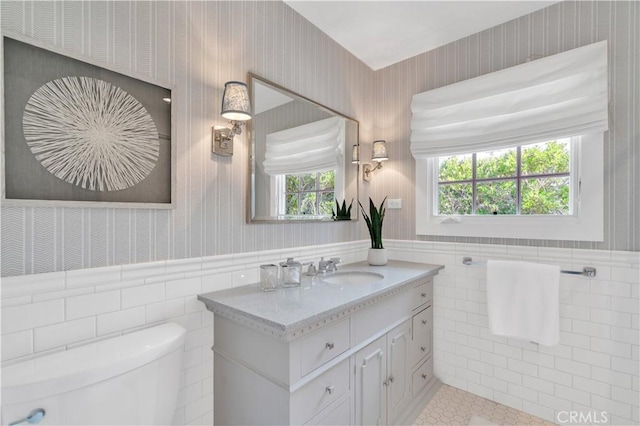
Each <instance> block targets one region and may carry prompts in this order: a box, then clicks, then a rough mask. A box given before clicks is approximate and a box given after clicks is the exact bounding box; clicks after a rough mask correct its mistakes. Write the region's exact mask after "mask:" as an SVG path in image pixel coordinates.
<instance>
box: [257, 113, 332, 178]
mask: <svg viewBox="0 0 640 426" xmlns="http://www.w3.org/2000/svg"><path fill="white" fill-rule="evenodd" d="M344 138H345V135H344V119H343V118H341V117H331V118H327V119H325V120H320V121H315V122H313V123H308V124H303V125H301V126H298V127H293V128H291V129H286V130H282V131H279V132H275V133H270V134H268V135H267V138H266V150H265V159H264V162H263V166H264V171H265V173H267V174H269V175H272V176H275V175H290V174H298V173H310V172H322V171H326V170H336V169H338V167H339V166H340V165H342V161H343V160H342V157H343V152H344Z"/></svg>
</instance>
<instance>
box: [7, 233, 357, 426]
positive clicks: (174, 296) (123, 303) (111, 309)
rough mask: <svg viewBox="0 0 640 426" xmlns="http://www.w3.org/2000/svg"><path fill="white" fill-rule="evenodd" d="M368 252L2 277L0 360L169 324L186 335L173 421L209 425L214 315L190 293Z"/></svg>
mask: <svg viewBox="0 0 640 426" xmlns="http://www.w3.org/2000/svg"><path fill="white" fill-rule="evenodd" d="M366 247H367V242H366V241H357V242H351V243H338V244H329V245H323V246H309V247H298V248H295V249H291V250H269V251H262V252H253V253H241V254H239V255H237V256H234V255H226V256H211V257H203V258H197V259H189V260H188V262H187V261H174V260H168V261H166V262H153V263H147V264H137V265H126V266H114V267H109V268H96V269H85V270H78V271H73V273H69V272H67V273H64V272H62V273H61V272H54V273H48V274H35V275H28V276H20V277H7V278H3V279H2V295H1V300H2V306H3V307H2V336H1V338H2V363H3V366H7V365H11V364H15V363H17V362H20V361H24V360H28V359H31V358H33V357H39V356H42V355H45V354H50V353H54V352H59V351H64V350H67V349H70V348H74V347H78V346H82V345H86V344H89V343H94V342H97V341H100V340H103V339H108V338H111V337H115V336H118V335H121V334H125V333H131V332H133V331H137V330H140V329H141V328H146V327H151V326H154V325H158V324H161V323H165V322H174V323H176V324H179V325H181V326H182V327H184V328H185V329H186V330H187V337H186V342H185V349H184V354H183V355H184V358H183V365H182V380H181V385H180V388H181V390H180V394H179V399H178V406H177V407H178V408H177V410H176V412H175V416H174V424H177V425H182V424H209V425H210V424H213V352H212V351H211V347H212V346H213V338H214V336H213V314H212V313H211V312H209V311H207V310H206V309H205V307H204V304H203V303H202V302H200V301H198V300H197V299H196V296H197V295H198V294H200V293H208V292H211V291H215V290H222V289H225V288H229V287H237V286H241V285H245V284H250V283H255V282H257V281H258V267H259V265H260V264H262V263H267V262H268V263H273V262H279V261H281V260H283V259H285V258H287V257H292V256H293V257H295V258H297V259H301V260H303V261H315V262H317V261H318V260H320V257H321V256H325V257H332V256H340V257H342V258H343V260H344V261H345V262H346V263H352V262H357V261H361V260H364V259H365V258H366V255H367V251H366ZM103 273H104V274H103ZM80 277H86V278H87V279H86V281H84V282H83V281H82V279H80ZM25 283H27V284H26V285H25ZM45 299H46V301H41V300H45Z"/></svg>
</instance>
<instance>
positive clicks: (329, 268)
mask: <svg viewBox="0 0 640 426" xmlns="http://www.w3.org/2000/svg"><path fill="white" fill-rule="evenodd" d="M341 263H342V258H340V257H332V258H331V259H329V260H324V257H323V258H321V259H320V262H318V274H320V275H324V274H327V273H329V272H336V271H337V270H338V265H339V264H341Z"/></svg>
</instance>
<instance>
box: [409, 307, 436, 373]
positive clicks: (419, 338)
mask: <svg viewBox="0 0 640 426" xmlns="http://www.w3.org/2000/svg"><path fill="white" fill-rule="evenodd" d="M432 330H433V311H432V308H431V306H429V307H427V308H426V309H424V310H422V311H420V312H419V313H417V314H415V315H414V316H413V321H412V331H413V336H412V339H411V365H412V366H416V365H417V364H419V363H420V362H421V361H422V360H423V359H424V358H425V357H426V356H428V355H429V354H430V353H431V333H432Z"/></svg>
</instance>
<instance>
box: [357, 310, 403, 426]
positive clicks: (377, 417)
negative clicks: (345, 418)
mask: <svg viewBox="0 0 640 426" xmlns="http://www.w3.org/2000/svg"><path fill="white" fill-rule="evenodd" d="M410 345H411V323H410V321H409V320H407V321H405V322H403V323H402V324H400V325H399V326H397V327H396V328H394V329H393V330H391V331H390V332H389V333H387V334H386V335H384V336H382V337H380V338H379V339H378V340H376V341H375V342H373V343H370V344H369V345H368V346H366V347H365V348H363V349H361V350H360V351H358V352H357V353H356V355H355V364H356V370H355V386H354V391H355V404H356V407H355V408H356V418H355V423H356V424H358V425H385V424H395V420H396V419H398V418H399V417H401V416H402V415H403V414H404V412H403V410H404V409H406V407H407V406H408V405H409V403H410V402H411V399H412V393H411V371H410V370H409V367H410V366H409V352H410Z"/></svg>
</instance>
